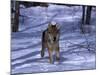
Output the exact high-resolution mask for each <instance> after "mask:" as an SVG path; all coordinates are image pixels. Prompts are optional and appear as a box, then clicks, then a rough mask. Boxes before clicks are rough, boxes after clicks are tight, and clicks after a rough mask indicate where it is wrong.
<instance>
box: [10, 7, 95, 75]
mask: <svg viewBox="0 0 100 75" xmlns="http://www.w3.org/2000/svg"><path fill="white" fill-rule="evenodd" d="M81 13H82V8H81V7H80V6H72V7H67V6H63V5H59V6H58V5H49V7H48V8H45V7H39V6H37V7H30V8H23V9H22V8H21V9H20V14H21V15H23V16H20V27H19V32H16V33H12V34H11V35H12V36H11V39H12V40H11V68H12V74H14V73H38V72H52V71H69V70H85V69H95V28H93V29H94V30H93V32H92V33H91V34H86V35H85V36H86V38H87V39H88V41H89V44H90V48H91V51H88V50H87V43H86V39H85V37H84V35H83V34H81V33H80V32H79V24H80V22H79V21H80V19H81V15H82V14H81ZM92 19H93V21H92V22H91V23H92V26H93V27H95V11H92ZM51 21H56V22H57V23H58V24H59V25H60V30H61V32H60V59H61V60H60V62H59V63H58V62H54V64H50V63H49V59H48V52H47V50H46V51H45V54H46V55H45V57H44V58H41V56H40V51H41V35H42V32H43V30H45V29H46V28H47V26H48V23H49V22H51Z"/></svg>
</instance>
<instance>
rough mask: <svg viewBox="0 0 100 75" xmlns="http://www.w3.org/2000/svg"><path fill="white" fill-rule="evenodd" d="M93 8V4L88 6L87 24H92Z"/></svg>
mask: <svg viewBox="0 0 100 75" xmlns="http://www.w3.org/2000/svg"><path fill="white" fill-rule="evenodd" d="M91 10H92V6H87V12H86V21H85V24H88V25H89V24H90V20H91Z"/></svg>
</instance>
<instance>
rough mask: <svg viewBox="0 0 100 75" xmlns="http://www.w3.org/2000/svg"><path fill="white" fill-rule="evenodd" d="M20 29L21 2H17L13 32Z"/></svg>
mask: <svg viewBox="0 0 100 75" xmlns="http://www.w3.org/2000/svg"><path fill="white" fill-rule="evenodd" d="M18 27H19V2H18V1H16V2H15V17H14V24H13V25H12V32H17V31H18Z"/></svg>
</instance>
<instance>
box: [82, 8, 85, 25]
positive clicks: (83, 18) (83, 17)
mask: <svg viewBox="0 0 100 75" xmlns="http://www.w3.org/2000/svg"><path fill="white" fill-rule="evenodd" d="M82 8H83V12H82V24H84V21H85V6H82Z"/></svg>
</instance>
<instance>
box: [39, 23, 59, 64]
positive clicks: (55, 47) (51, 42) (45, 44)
mask: <svg viewBox="0 0 100 75" xmlns="http://www.w3.org/2000/svg"><path fill="white" fill-rule="evenodd" d="M46 48H47V49H48V53H49V59H50V63H52V62H53V52H54V51H55V52H56V60H59V59H60V54H59V28H58V26H57V25H56V24H55V25H52V24H51V23H50V24H49V25H48V28H47V29H46V30H45V31H44V32H43V34H42V50H41V57H44V51H45V49H46Z"/></svg>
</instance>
